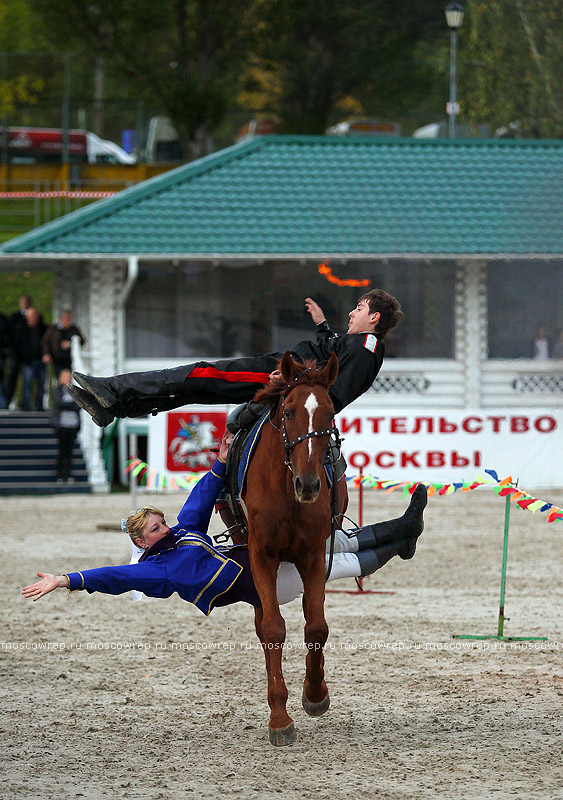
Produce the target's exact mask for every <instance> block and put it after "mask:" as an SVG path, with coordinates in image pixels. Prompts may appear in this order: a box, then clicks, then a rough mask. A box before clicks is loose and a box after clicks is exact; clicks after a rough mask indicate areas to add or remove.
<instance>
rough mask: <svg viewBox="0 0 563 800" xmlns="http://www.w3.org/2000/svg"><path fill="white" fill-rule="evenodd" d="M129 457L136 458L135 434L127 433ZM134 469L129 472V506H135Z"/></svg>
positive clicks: (134, 507)
mask: <svg viewBox="0 0 563 800" xmlns="http://www.w3.org/2000/svg"><path fill="white" fill-rule="evenodd" d="M129 458H137V434H136V433H130V434H129ZM133 472H134V470H131V472H130V473H129V496H130V498H131V508H132V509H133V511H134V510H135V509H136V508H137V477H136V476H135V475H133Z"/></svg>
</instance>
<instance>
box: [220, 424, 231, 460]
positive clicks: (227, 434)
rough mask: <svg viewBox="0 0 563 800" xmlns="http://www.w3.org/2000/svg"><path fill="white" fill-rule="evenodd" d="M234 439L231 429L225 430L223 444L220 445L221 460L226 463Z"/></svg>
mask: <svg viewBox="0 0 563 800" xmlns="http://www.w3.org/2000/svg"><path fill="white" fill-rule="evenodd" d="M232 441H233V434H232V433H231V432H230V431H225V433H224V434H223V438H222V439H221V446H220V447H219V461H222V462H223V463H225V462H226V461H227V453H228V452H229V445H230V444H231V442H232Z"/></svg>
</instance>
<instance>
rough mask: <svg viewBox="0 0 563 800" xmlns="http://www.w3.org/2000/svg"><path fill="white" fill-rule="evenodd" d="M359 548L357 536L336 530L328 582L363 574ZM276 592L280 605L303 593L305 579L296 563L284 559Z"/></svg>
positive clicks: (328, 550)
mask: <svg viewBox="0 0 563 800" xmlns="http://www.w3.org/2000/svg"><path fill="white" fill-rule="evenodd" d="M326 549H327V555H326V567H327V569H328V561H329V556H328V553H329V552H330V539H327V543H326ZM357 550H358V540H357V539H356V537H355V536H353V537H352V538H348V536H346V534H345V533H343V532H342V531H336V536H335V539H334V558H333V560H332V569H331V571H330V575H329V577H328V583H330V582H331V581H336V580H338V579H339V578H359V577H360V575H361V574H362V571H361V569H360V562H359V561H358V557H357V556H356V555H355V553H356V552H357ZM276 593H277V595H278V603H279V604H280V606H282V605H284V603H290V602H291V601H292V600H295V598H296V597H299V596H300V595H302V594H303V581H302V580H301V575H300V574H299V572H298V571H297V567H296V566H295V564H290V563H289V561H282V563H281V564H280V566H279V569H278V579H277V583H276Z"/></svg>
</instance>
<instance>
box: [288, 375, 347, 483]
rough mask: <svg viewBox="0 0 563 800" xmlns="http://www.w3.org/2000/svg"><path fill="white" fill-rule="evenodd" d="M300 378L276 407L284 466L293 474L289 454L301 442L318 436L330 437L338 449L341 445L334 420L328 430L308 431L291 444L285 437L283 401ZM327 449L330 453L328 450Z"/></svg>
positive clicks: (296, 379) (290, 386) (289, 385)
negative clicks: (279, 418)
mask: <svg viewBox="0 0 563 800" xmlns="http://www.w3.org/2000/svg"><path fill="white" fill-rule="evenodd" d="M302 376H303V373H301V375H299V376H298V377H297V378H295V379H294V381H293V384H288V391H287V392H286V393H285V394H284V395H283V396H282V397H281V398H280V403H279V405H278V408H279V409H280V412H281V427H280V431H281V435H282V439H283V448H284V452H285V459H284V464H285V465H286V467H288V468H289V469H290V470H291V472H293V467H292V466H291V461H290V453H291V451H292V450H293V448H294V447H296V445H298V444H301V442H304V441H306V440H307V439H314V438H316V437H318V436H332V437H333V438H334V440H335V444H336V445H337V446H338V447H340V444H341V441H340V433H339V431H338V428H337V427H336V425H335V424H334V418H333V420H332V426H331V427H330V428H328V429H326V430H322V431H309V432H308V433H304V434H303V435H302V436H298V437H297V439H294V440H293V441H292V442H290V441H289V436H288V435H287V428H286V426H285V411H284V407H285V400H286V398H287V397H288V395H289V394H291V392H292V390H293V389H294V388H295V384H296V383H297V381H298V380H299V379H300V378H301V377H302ZM328 449H329V452H330V448H328Z"/></svg>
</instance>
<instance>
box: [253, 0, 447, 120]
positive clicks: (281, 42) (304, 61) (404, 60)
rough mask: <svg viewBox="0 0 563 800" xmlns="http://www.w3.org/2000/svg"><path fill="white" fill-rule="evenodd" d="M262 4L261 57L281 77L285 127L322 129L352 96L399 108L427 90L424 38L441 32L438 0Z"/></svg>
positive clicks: (279, 103) (272, 0) (278, 100)
mask: <svg viewBox="0 0 563 800" xmlns="http://www.w3.org/2000/svg"><path fill="white" fill-rule="evenodd" d="M260 10H261V19H262V25H261V28H260V39H259V42H260V46H259V58H260V62H261V64H262V65H263V67H264V69H265V70H266V71H267V72H269V73H271V74H272V75H275V76H276V78H277V93H276V95H275V96H274V97H273V98H272V101H273V102H272V106H273V109H274V110H275V111H276V112H277V113H278V115H279V117H280V119H281V121H282V124H283V128H284V130H286V131H290V132H294V133H323V132H324V130H325V129H326V127H327V124H328V123H329V121H331V119H332V118H333V117H334V114H335V113H338V111H339V110H340V109H341V108H343V107H345V106H346V104H348V105H349V107H351V108H352V107H353V105H354V104H353V103H350V98H355V100H356V103H357V106H358V107H359V108H361V109H365V110H366V111H367V112H370V113H373V112H374V113H376V114H381V113H389V112H391V113H394V112H395V111H396V110H398V109H403V110H404V107H405V103H412V102H413V101H414V102H417V101H419V100H420V97H421V95H423V94H424V93H425V92H428V91H429V87H430V85H431V84H432V81H433V75H432V70H431V69H430V68H429V65H428V64H425V63H423V62H422V61H421V59H420V54H421V51H420V50H419V48H418V45H419V44H420V43H421V42H424V41H425V40H427V39H428V38H429V37H430V38H436V37H437V36H438V35H439V33H438V32H439V31H442V32H443V29H444V16H443V10H442V8H441V7H439V6H437V4H436V3H435V2H434V0H418V2H415V0H348V2H346V3H333V2H331V0H262V2H261V3H260Z"/></svg>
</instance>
